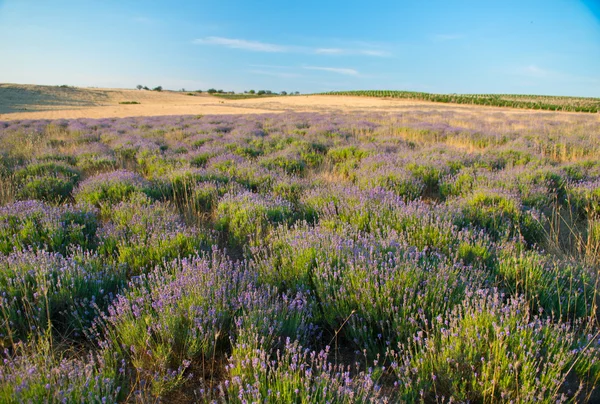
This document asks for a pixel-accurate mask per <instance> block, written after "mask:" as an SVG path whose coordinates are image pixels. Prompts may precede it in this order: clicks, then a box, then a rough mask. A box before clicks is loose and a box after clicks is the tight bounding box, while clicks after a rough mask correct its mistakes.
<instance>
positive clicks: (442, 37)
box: [433, 34, 465, 42]
mask: <svg viewBox="0 0 600 404" xmlns="http://www.w3.org/2000/svg"><path fill="white" fill-rule="evenodd" d="M464 37H465V36H464V35H463V34H437V35H434V36H433V40H434V41H439V42H444V41H454V40H457V39H463V38H464Z"/></svg>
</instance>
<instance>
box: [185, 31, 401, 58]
mask: <svg viewBox="0 0 600 404" xmlns="http://www.w3.org/2000/svg"><path fill="white" fill-rule="evenodd" d="M193 43H195V44H198V45H216V46H223V47H226V48H232V49H243V50H248V51H253V52H270V53H304V54H316V55H362V56H374V57H388V56H391V53H390V52H387V51H384V50H380V49H368V48H360V47H357V48H328V47H317V48H313V47H307V46H295V45H280V44H273V43H267V42H260V41H253V40H247V39H239V38H225V37H219V36H209V37H206V38H199V39H195V40H194V41H193Z"/></svg>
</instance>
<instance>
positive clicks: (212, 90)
mask: <svg viewBox="0 0 600 404" xmlns="http://www.w3.org/2000/svg"><path fill="white" fill-rule="evenodd" d="M136 88H137V89H138V90H148V91H162V90H163V88H162V86H158V87H154V88H152V89H150V88H149V87H147V86H144V85H141V84H138V85H137V86H136ZM179 91H180V92H185V91H186V90H185V88H182V89H180V90H179ZM194 92H195V93H202V92H203V91H202V90H195V91H194ZM206 92H207V93H208V94H235V91H224V90H217V89H215V88H209V89H208V90H206ZM244 94H250V95H299V94H300V92H299V91H290V92H289V93H288V92H287V91H281V92H279V93H274V92H273V91H271V90H258V91H255V90H247V91H244ZM190 95H193V94H191V93H190Z"/></svg>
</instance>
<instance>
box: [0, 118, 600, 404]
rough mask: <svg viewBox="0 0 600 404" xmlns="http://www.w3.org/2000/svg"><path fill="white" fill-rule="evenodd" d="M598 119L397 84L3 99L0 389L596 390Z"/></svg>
mask: <svg viewBox="0 0 600 404" xmlns="http://www.w3.org/2000/svg"><path fill="white" fill-rule="evenodd" d="M599 135H600V124H599V123H598V120H597V119H596V118H595V117H594V116H593V115H579V114H564V113H558V112H546V113H544V114H540V113H537V112H523V111H519V112H509V111H500V110H493V109H489V110H487V109H486V110H485V111H483V110H482V111H479V112H477V111H475V110H473V109H458V108H457V109H438V110H436V109H432V108H418V109H416V108H412V107H410V108H407V109H406V110H404V111H403V112H402V113H390V112H388V111H384V110H382V111H370V112H368V113H366V112H365V113H361V112H356V113H353V114H351V115H350V114H338V113H335V114H333V113H323V114H317V113H282V114H275V113H273V114H263V115H221V116H210V115H206V116H201V115H198V116H169V117H137V118H122V119H114V118H107V119H76V120H39V121H30V120H22V121H9V122H0V345H1V346H2V348H3V349H4V352H3V354H2V355H3V363H2V365H0V401H3V402H4V401H6V402H99V403H100V402H240V403H242V402H273V403H279V402H297V403H322V402H347V403H351V402H425V403H428V402H534V401H540V402H596V401H598V398H599V395H598V394H599V393H598V392H597V389H596V387H597V386H598V385H599V384H600V362H599V358H600V351H599V346H600V345H599V338H598V335H599V334H600V328H599V327H598V318H599V313H598V290H599V284H598V269H599V268H600V208H599V206H600V205H599V203H600V193H599V190H600V187H599V184H600V164H599V163H598V161H600V146H599V143H598V136H599ZM73 203H77V204H76V205H73Z"/></svg>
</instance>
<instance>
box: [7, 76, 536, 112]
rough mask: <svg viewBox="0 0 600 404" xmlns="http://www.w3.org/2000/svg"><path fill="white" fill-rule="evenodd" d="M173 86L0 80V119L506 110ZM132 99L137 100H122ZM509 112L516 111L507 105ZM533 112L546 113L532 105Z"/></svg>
mask: <svg viewBox="0 0 600 404" xmlns="http://www.w3.org/2000/svg"><path fill="white" fill-rule="evenodd" d="M195 94H196V95H194V96H190V95H187V93H183V92H174V91H162V92H156V91H147V90H125V89H97V88H77V87H58V86H38V85H24V84H0V121H9V120H22V119H74V118H113V117H114V118H120V117H129V116H161V115H198V114H257V113H280V112H288V111H295V112H337V113H352V112H367V111H380V112H402V111H407V110H414V109H419V110H422V111H427V110H463V111H464V110H474V109H475V110H478V111H481V109H482V108H483V109H485V110H486V111H488V112H493V111H494V110H495V111H507V109H506V108H494V107H478V106H465V105H452V104H439V103H432V102H426V101H412V100H402V99H391V98H370V97H349V96H325V95H308V96H305V95H299V96H285V97H266V98H252V99H247V100H243V99H242V100H225V99H221V98H218V97H214V96H211V95H208V94H197V93H195ZM127 101H136V102H139V103H140V104H135V105H122V104H119V103H120V102H127ZM508 111H511V112H513V113H519V112H527V113H533V112H534V111H530V110H528V111H522V110H514V109H508ZM536 112H537V113H542V114H543V113H548V112H546V111H536Z"/></svg>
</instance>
